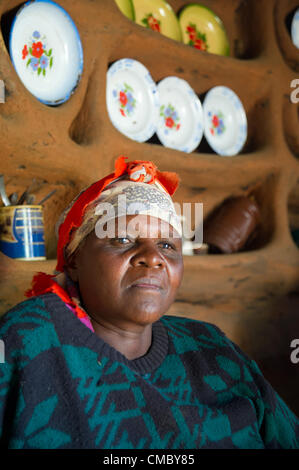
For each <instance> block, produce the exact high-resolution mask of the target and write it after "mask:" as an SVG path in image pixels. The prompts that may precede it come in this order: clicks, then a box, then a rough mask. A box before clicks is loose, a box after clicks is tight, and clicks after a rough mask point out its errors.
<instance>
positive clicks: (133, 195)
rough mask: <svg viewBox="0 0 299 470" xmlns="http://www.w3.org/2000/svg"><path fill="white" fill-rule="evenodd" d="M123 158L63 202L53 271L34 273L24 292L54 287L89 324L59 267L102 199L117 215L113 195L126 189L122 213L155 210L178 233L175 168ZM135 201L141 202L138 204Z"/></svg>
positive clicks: (87, 228)
mask: <svg viewBox="0 0 299 470" xmlns="http://www.w3.org/2000/svg"><path fill="white" fill-rule="evenodd" d="M126 159H127V158H126V157H124V156H120V157H118V158H117V160H116V161H115V170H114V172H113V173H111V174H109V175H107V176H105V177H104V178H102V179H101V180H99V181H97V182H95V183H93V184H92V185H91V186H89V187H88V188H86V189H84V190H83V191H81V193H79V195H78V196H77V197H76V198H75V199H74V200H73V201H72V202H71V204H70V205H69V206H68V207H67V209H66V210H65V211H64V213H63V214H62V216H61V217H60V219H59V221H58V226H57V233H58V244H57V265H56V271H57V273H58V274H54V275H49V274H45V273H37V274H36V275H35V276H34V277H33V280H32V288H31V289H29V290H28V291H27V292H26V293H25V295H26V296H27V297H33V296H36V295H41V294H45V293H47V292H53V293H56V294H57V295H58V296H59V297H60V298H61V299H62V300H63V301H64V302H65V303H66V305H67V306H68V307H69V308H71V309H72V310H73V311H74V313H75V314H76V315H77V317H78V318H80V319H81V321H83V322H84V323H85V324H86V325H87V326H88V327H89V328H91V329H92V330H93V328H92V325H91V323H90V320H89V317H88V315H87V314H86V312H85V310H84V309H83V308H82V306H81V304H80V296H79V293H78V291H77V289H76V286H75V285H74V284H73V283H72V281H71V280H70V278H69V277H68V276H67V274H66V273H65V272H64V267H65V265H66V258H67V257H68V256H70V255H71V254H73V253H74V252H75V251H76V249H77V248H78V246H79V245H80V243H81V242H82V241H83V240H84V239H85V238H86V236H87V235H88V234H89V233H90V232H91V231H92V230H94V229H95V226H96V223H97V222H99V221H100V220H101V217H102V215H103V214H101V213H99V211H98V207H99V206H100V205H101V203H103V202H104V203H105V202H109V203H110V204H111V205H112V206H113V207H114V209H116V213H115V215H114V217H119V216H121V215H122V212H121V210H120V206H119V204H118V197H119V196H124V195H125V196H126V204H125V206H124V207H123V208H122V209H123V210H124V211H125V213H126V214H130V213H136V212H137V213H138V214H148V215H153V216H156V217H158V218H160V219H162V220H166V221H167V222H168V223H169V224H170V225H172V226H173V227H174V228H175V229H176V231H177V232H178V233H179V234H181V226H180V219H179V218H178V217H177V216H176V213H175V209H174V205H173V202H172V199H171V197H170V196H172V195H173V194H174V192H175V191H176V189H177V186H178V184H179V178H178V176H177V174H176V173H172V172H161V171H159V170H158V169H157V167H156V166H155V165H154V164H153V163H152V162H150V161H143V160H134V161H131V162H126ZM136 183H138V184H136ZM140 203H142V207H141V208H140ZM130 211H131V212H130ZM59 273H60V274H59Z"/></svg>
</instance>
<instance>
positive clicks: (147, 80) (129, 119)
mask: <svg viewBox="0 0 299 470" xmlns="http://www.w3.org/2000/svg"><path fill="white" fill-rule="evenodd" d="M106 105H107V111H108V115H109V118H110V120H111V122H112V124H113V125H114V127H115V128H116V129H117V130H118V131H119V132H121V133H122V134H124V135H125V136H126V137H129V138H130V139H132V140H136V141H137V142H145V141H147V140H149V139H150V138H151V137H152V136H153V135H154V133H155V132H156V126H157V120H158V113H159V98H158V90H157V86H156V83H155V82H154V80H153V79H152V77H151V75H150V73H149V71H148V69H147V68H146V67H145V66H144V65H143V64H141V63H140V62H138V61H137V60H134V59H130V58H125V59H121V60H118V61H116V62H114V64H112V65H111V66H110V67H109V69H108V72H107V83H106Z"/></svg>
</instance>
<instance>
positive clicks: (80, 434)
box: [0, 293, 299, 449]
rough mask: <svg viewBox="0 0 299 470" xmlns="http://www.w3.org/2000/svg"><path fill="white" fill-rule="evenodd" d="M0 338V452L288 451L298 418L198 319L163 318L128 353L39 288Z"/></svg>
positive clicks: (5, 321)
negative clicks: (146, 343) (0, 358)
mask: <svg viewBox="0 0 299 470" xmlns="http://www.w3.org/2000/svg"><path fill="white" fill-rule="evenodd" d="M0 339H1V340H3V341H4V345H5V361H4V363H0V445H1V447H2V448H12V449H275V448H285V449H287V448H299V420H298V418H297V417H296V416H295V415H294V414H293V412H292V411H291V410H290V409H289V408H288V407H287V405H286V404H285V403H284V401H283V400H282V399H281V398H280V397H279V395H278V394H277V393H276V392H275V391H274V390H273V388H272V387H271V385H270V384H269V383H268V382H267V380H266V379H265V378H264V377H263V375H262V374H261V372H260V370H259V368H258V366H257V364H256V363H255V362H254V361H253V360H251V359H249V358H248V357H247V356H246V355H245V354H244V353H243V352H242V351H241V350H240V349H239V347H238V346H237V345H235V344H234V343H233V342H232V341H230V340H229V339H228V338H227V337H226V336H225V334H224V333H223V332H222V331H221V330H219V328H217V327H216V326H214V325H211V324H209V323H207V322H202V321H197V320H191V319H188V318H184V317H176V316H172V315H165V316H164V317H162V318H161V319H160V320H159V321H157V322H156V323H154V324H153V334H152V345H151V347H150V349H149V351H148V352H147V353H146V354H145V355H144V356H142V357H140V358H137V359H134V360H128V359H127V358H126V357H125V356H124V355H122V354H121V353H120V352H119V351H117V350H116V349H114V348H113V347H111V346H110V345H109V344H107V343H106V342H104V341H103V340H102V339H101V338H100V337H98V336H97V335H96V334H95V333H94V332H92V331H91V330H90V329H89V328H87V327H86V326H85V325H84V324H83V323H82V322H81V321H80V320H79V319H78V318H77V317H76V316H75V315H74V314H73V313H72V312H71V311H70V310H69V308H67V307H66V305H65V304H64V302H63V301H62V300H61V299H60V298H59V297H58V296H57V295H56V294H52V293H48V294H44V295H41V296H38V297H33V298H31V299H29V300H26V301H24V302H22V303H20V304H18V305H17V306H16V307H14V308H13V309H11V310H10V311H9V312H7V313H6V314H5V315H4V316H3V317H1V320H0Z"/></svg>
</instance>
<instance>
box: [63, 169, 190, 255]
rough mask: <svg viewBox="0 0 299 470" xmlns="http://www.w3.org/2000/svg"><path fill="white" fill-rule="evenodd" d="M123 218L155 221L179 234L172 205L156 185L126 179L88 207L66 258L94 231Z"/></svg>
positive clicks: (179, 223) (115, 184) (164, 192)
mask: <svg viewBox="0 0 299 470" xmlns="http://www.w3.org/2000/svg"><path fill="white" fill-rule="evenodd" d="M66 215H67V213H65V214H64V215H63V219H64V218H65V217H66ZM124 215H148V216H152V217H156V218H158V219H161V220H163V221H165V222H167V223H168V224H169V225H171V226H172V227H173V228H174V229H175V230H176V233H177V234H178V236H181V234H182V229H181V221H180V218H179V217H178V216H177V214H176V211H175V205H174V203H173V201H172V199H171V196H170V195H169V194H168V193H167V191H165V189H164V188H163V186H162V185H161V184H160V183H159V181H155V182H154V183H153V184H147V183H145V182H134V180H132V178H130V179H129V178H128V176H127V175H126V176H124V177H121V178H119V179H117V180H115V181H113V182H112V183H110V184H109V185H108V186H107V187H106V188H105V189H104V190H103V191H102V193H101V195H100V197H99V198H98V199H96V200H94V201H92V202H91V203H90V204H89V205H88V207H87V209H86V211H85V214H84V218H83V221H82V224H81V226H80V227H79V228H78V229H77V230H76V231H75V232H74V234H73V236H72V238H71V240H70V242H69V244H68V245H67V247H66V253H65V254H66V257H69V256H70V255H72V254H73V253H74V252H75V251H76V249H77V248H78V246H79V245H80V243H81V242H82V241H83V240H84V239H85V238H86V237H87V235H89V234H90V233H91V232H92V231H93V230H96V228H97V227H99V226H101V225H103V224H105V223H108V222H109V221H111V220H113V219H115V218H117V217H121V216H124ZM60 222H61V220H60ZM96 233H97V230H96Z"/></svg>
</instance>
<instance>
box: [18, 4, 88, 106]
mask: <svg viewBox="0 0 299 470" xmlns="http://www.w3.org/2000/svg"><path fill="white" fill-rule="evenodd" d="M9 49H10V57H11V59H12V62H13V65H14V67H15V69H16V72H17V74H18V76H19V78H20V80H21V81H22V82H23V84H24V86H25V87H26V88H27V89H28V90H29V92H30V93H32V95H34V96H35V97H36V98H38V99H39V100H40V101H41V102H43V103H45V104H47V105H57V104H61V103H63V102H65V101H66V100H68V99H69V97H70V96H71V94H72V93H73V92H74V90H75V88H76V86H77V85H78V83H79V80H80V78H81V74H82V71H83V51H82V45H81V41H80V37H79V33H78V30H77V28H76V26H75V24H74V22H73V20H72V19H71V17H70V16H69V14H68V13H67V12H66V11H65V10H64V9H63V8H62V7H61V6H59V5H58V4H57V3H55V2H52V1H49V0H35V1H33V2H28V3H26V4H25V5H23V6H22V7H21V8H20V10H19V11H18V13H17V15H16V17H15V19H14V22H13V24H12V28H11V32H10V41H9Z"/></svg>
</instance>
